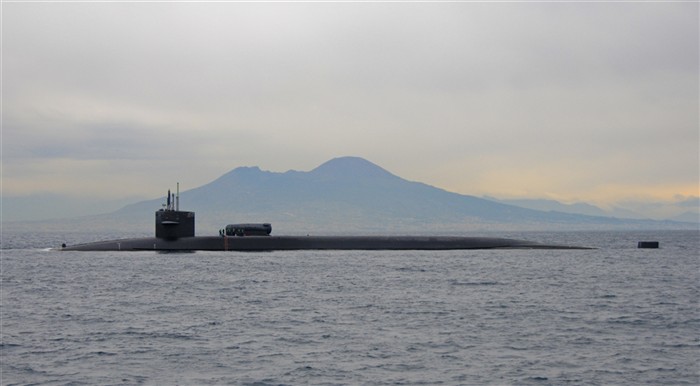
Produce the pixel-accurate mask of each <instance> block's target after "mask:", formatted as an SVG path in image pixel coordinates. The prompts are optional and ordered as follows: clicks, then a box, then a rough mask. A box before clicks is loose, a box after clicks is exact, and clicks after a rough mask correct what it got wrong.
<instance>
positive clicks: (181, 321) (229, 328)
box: [0, 231, 700, 385]
mask: <svg viewBox="0 0 700 386" xmlns="http://www.w3.org/2000/svg"><path fill="white" fill-rule="evenodd" d="M487 236H488V235H487ZM499 236H503V235H499ZM504 236H508V237H516V238H522V239H527V240H532V241H541V242H548V243H555V242H557V243H564V244H576V245H585V246H591V247H596V248H597V249H593V250H472V251H470V250H467V251H287V252H264V253H237V252H196V253H156V252H61V251H54V250H49V249H47V248H48V247H52V246H58V245H60V244H61V243H62V242H63V241H67V240H66V238H70V239H71V240H68V241H71V243H72V244H74V243H76V242H79V241H90V240H94V239H99V235H82V236H80V235H76V234H69V233H63V234H42V233H34V234H13V233H11V232H8V231H6V232H5V233H4V234H3V245H2V248H3V249H2V282H1V290H2V293H1V297H2V303H1V315H0V317H1V322H2V342H1V345H0V354H1V359H2V363H1V365H0V370H1V379H2V381H1V383H2V384H3V385H13V384H50V385H61V384H71V385H81V384H88V385H95V384H159V385H160V384H182V385H206V384H236V385H297V384H320V385H336V384H338V385H344V384H349V385H355V384H371V385H375V384H376V385H382V384H429V385H436V384H447V385H458V384H465V385H473V384H478V385H481V384H499V385H500V384H518V385H523V384H524V385H527V384H535V385H550V384H551V385H563V384H586V385H590V384H593V385H595V384H629V385H632V384H634V385H639V384H656V385H658V384H674V385H680V384H688V385H697V384H700V363H699V361H700V308H699V305H698V299H700V258H699V257H698V254H699V251H700V237H699V234H698V232H697V231H690V232H688V231H677V232H674V231H662V232H588V233H573V232H572V233H523V234H507V235H504ZM81 237H82V239H80V238H81ZM643 240H653V241H660V243H661V248H660V249H637V242H638V241H643Z"/></svg>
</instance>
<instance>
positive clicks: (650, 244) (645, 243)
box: [637, 241, 659, 249]
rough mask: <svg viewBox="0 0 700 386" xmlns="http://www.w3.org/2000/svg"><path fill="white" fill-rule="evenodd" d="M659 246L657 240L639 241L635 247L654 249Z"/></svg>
mask: <svg viewBox="0 0 700 386" xmlns="http://www.w3.org/2000/svg"><path fill="white" fill-rule="evenodd" d="M658 247H659V242H658V241H640V242H638V243H637V248H651V249H655V248H658Z"/></svg>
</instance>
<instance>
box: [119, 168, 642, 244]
mask: <svg viewBox="0 0 700 386" xmlns="http://www.w3.org/2000/svg"><path fill="white" fill-rule="evenodd" d="M158 201H159V200H158V199H156V200H148V201H144V202H140V203H136V204H133V205H129V206H126V207H124V208H122V209H120V210H119V211H117V212H116V213H117V214H118V215H127V214H133V215H136V214H138V213H140V212H144V211H146V212H148V211H149V208H150V210H152V209H153V208H157V207H159V204H158ZM181 209H183V210H184V209H187V210H193V211H196V212H197V217H198V224H200V223H202V224H206V225H205V227H207V228H208V229H212V228H213V227H215V226H219V227H221V226H223V225H225V224H226V223H234V222H271V223H273V225H275V229H281V230H282V231H285V232H292V233H294V232H305V231H306V230H312V231H316V232H318V231H334V232H336V231H351V232H361V231H362V230H370V231H400V230H405V231H420V230H423V231H426V230H435V231H445V230H449V231H457V230H461V231H463V230H467V229H493V228H506V227H518V228H520V227H534V228H555V229H556V228H560V227H561V226H589V227H596V226H598V225H605V226H623V225H625V224H627V225H629V224H633V225H635V226H639V225H640V224H639V223H637V224H635V221H636V220H624V221H623V220H620V219H616V218H607V217H601V216H591V215H578V214H570V213H563V212H544V211H539V210H535V209H530V208H522V207H519V206H515V205H510V204H507V203H500V202H494V201H491V200H487V199H483V198H479V197H475V196H470V195H463V194H458V193H453V192H449V191H447V190H444V189H440V188H437V187H434V186H431V185H428V184H425V183H422V182H414V181H409V180H406V179H403V178H401V177H399V176H397V175H395V174H393V173H391V172H389V171H387V170H385V169H383V168H381V167H380V166H378V165H376V164H374V163H372V162H370V161H367V160H365V159H363V158H359V157H338V158H334V159H331V160H329V161H327V162H325V163H323V164H321V165H320V166H318V167H316V168H314V169H312V170H311V171H307V172H304V171H295V170H289V171H287V172H281V173H280V172H270V171H264V170H261V169H260V168H259V167H257V166H253V167H250V166H246V167H238V168H235V169H233V170H231V171H229V172H227V173H225V174H224V175H222V176H221V177H219V178H217V179H215V180H214V181H212V182H210V183H208V184H205V185H202V186H200V187H197V188H194V189H191V190H188V191H185V192H182V193H181ZM215 224H218V225H215Z"/></svg>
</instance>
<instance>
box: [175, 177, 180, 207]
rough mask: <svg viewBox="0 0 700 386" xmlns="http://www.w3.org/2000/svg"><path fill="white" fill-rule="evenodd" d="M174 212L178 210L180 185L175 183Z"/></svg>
mask: <svg viewBox="0 0 700 386" xmlns="http://www.w3.org/2000/svg"><path fill="white" fill-rule="evenodd" d="M175 210H177V211H179V210H180V183H179V182H178V183H177V195H176V196H175Z"/></svg>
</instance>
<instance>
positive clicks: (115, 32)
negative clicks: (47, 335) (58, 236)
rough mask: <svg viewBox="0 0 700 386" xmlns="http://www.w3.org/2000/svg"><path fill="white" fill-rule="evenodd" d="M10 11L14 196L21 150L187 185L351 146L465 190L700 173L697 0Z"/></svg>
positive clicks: (72, 6) (7, 87) (293, 164)
mask: <svg viewBox="0 0 700 386" xmlns="http://www.w3.org/2000/svg"><path fill="white" fill-rule="evenodd" d="M3 7H4V8H3V10H4V15H3V24H4V26H3V30H4V36H3V71H4V77H3V103H4V117H3V124H4V129H3V130H4V132H3V139H4V145H3V163H4V165H6V166H7V168H6V171H5V173H6V175H7V173H9V175H8V179H7V181H9V182H10V183H9V184H6V185H5V186H6V187H7V188H9V189H10V190H12V189H15V185H14V184H15V183H14V182H12V181H15V179H14V178H19V176H13V175H12V173H13V171H14V170H18V171H19V170H23V173H24V172H25V170H26V169H20V168H14V167H13V163H15V162H23V163H26V162H30V160H37V161H36V162H42V161H41V160H44V161H43V162H47V161H48V160H50V159H63V158H68V159H73V160H82V161H85V162H90V161H104V160H132V161H138V160H141V161H142V162H143V163H142V167H143V168H148V167H149V166H153V165H160V164H159V163H158V162H155V163H154V161H162V162H164V163H169V164H172V165H174V167H173V169H178V170H179V171H180V172H181V173H192V177H191V178H192V179H193V180H194V181H193V182H192V184H193V185H194V184H197V183H204V182H207V181H206V179H207V178H211V177H213V176H216V175H217V174H220V173H223V172H225V171H227V170H228V169H229V168H231V167H235V166H239V165H241V164H247V165H250V164H258V165H261V166H262V167H263V168H269V169H273V170H286V169H288V168H297V169H309V168H311V167H314V166H316V165H317V164H319V163H320V162H322V161H324V160H326V159H328V158H331V157H334V156H338V155H344V154H355V155H360V156H364V157H367V158H369V159H371V160H373V161H375V162H378V163H380V164H382V165H384V166H386V167H388V168H389V169H391V170H392V171H395V172H396V173H398V174H401V175H404V176H407V177H409V178H412V179H416V180H421V181H426V182H429V183H433V184H435V185H439V186H443V187H447V188H451V189H453V190H456V189H459V190H460V191H463V192H464V193H486V191H487V190H488V186H477V185H478V183H477V179H478V177H479V176H480V175H489V174H490V175H494V176H495V175H498V173H504V175H515V174H517V173H521V172H522V170H523V169H529V170H533V169H539V168H544V167H545V166H547V165H552V164H557V165H561V166H562V168H561V169H566V167H568V168H569V170H575V171H576V173H577V174H578V175H580V176H581V178H582V180H581V181H578V182H577V183H576V184H573V185H572V183H571V182H569V185H566V181H567V177H566V176H564V175H562V174H561V173H563V171H561V170H557V171H552V172H551V173H552V174H551V176H550V180H551V181H552V187H551V188H552V189H559V191H560V192H561V194H562V195H567V194H572V192H575V191H581V188H580V187H579V186H578V185H577V184H579V183H580V184H582V185H585V186H592V185H596V184H599V185H610V184H614V183H618V182H624V183H625V184H629V185H633V186H635V187H638V186H644V185H645V184H647V185H649V186H652V185H658V184H668V185H669V186H671V185H673V186H681V185H685V186H688V185H690V184H692V183H697V176H698V165H697V153H698V146H697V143H698V140H699V139H698V130H697V128H698V82H699V80H698V18H697V14H698V4H696V3H670V4H669V3H563V4H559V3H525V4H517V3H495V4H489V3H465V4H460V3H439V4H429V3H378V4H365V3H328V4H325V3H290V4H285V3H261V4H255V3H203V4H202V3H139V4H135V3H126V4H121V3H58V4H49V3H29V4H22V3H8V4H5V5H4V6H3ZM7 144H12V146H8V145H7ZM184 149H186V151H184ZM182 154H189V155H190V156H189V158H188V159H182ZM652 155H653V156H652ZM460 165H461V166H460ZM493 165H498V167H497V168H495V166H493ZM175 166H176V167H175ZM202 170H207V172H206V173H202V172H201V171H202ZM457 170H460V172H459V173H457V172H456V171H457ZM468 171H469V172H471V173H475V174H472V175H470V174H469V173H467V172H468ZM545 172H546V171H545V170H543V173H545ZM172 173H173V174H175V172H172ZM476 174H478V175H476ZM584 176H585V179H584ZM69 177H70V176H66V178H69ZM168 177H171V176H168ZM70 178H74V179H75V184H76V185H79V184H83V183H89V182H86V181H88V180H89V179H88V178H85V177H84V176H79V175H75V176H72V177H70ZM173 178H174V177H173ZM19 180H20V179H18V180H17V181H19ZM22 180H23V179H22ZM557 180H561V181H562V182H561V183H560V184H559V187H557ZM93 181H94V180H93ZM514 183H517V181H514ZM17 184H19V182H17ZM156 188H157V189H160V187H154V189H156ZM470 189H474V190H473V191H470ZM514 189H515V190H518V187H517V186H515V187H514ZM656 189H658V187H657V188H656ZM17 190H20V189H19V187H17ZM494 193H503V192H494ZM675 193H681V194H688V192H675ZM134 194H141V192H134Z"/></svg>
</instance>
